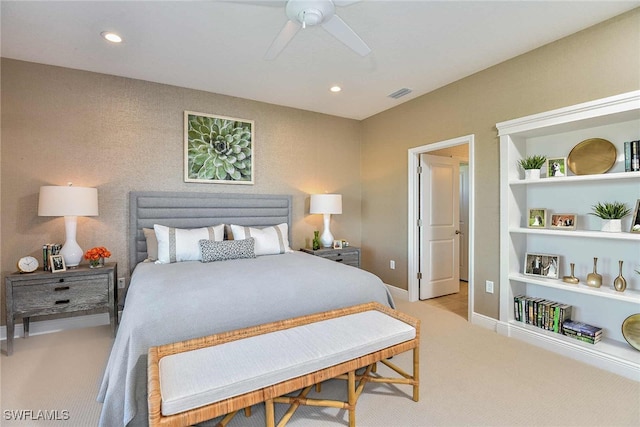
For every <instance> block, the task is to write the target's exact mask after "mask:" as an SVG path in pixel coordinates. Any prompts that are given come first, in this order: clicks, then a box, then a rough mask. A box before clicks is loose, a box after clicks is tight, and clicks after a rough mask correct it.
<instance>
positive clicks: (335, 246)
mask: <svg viewBox="0 0 640 427" xmlns="http://www.w3.org/2000/svg"><path fill="white" fill-rule="evenodd" d="M333 249H342V240H334V241H333Z"/></svg>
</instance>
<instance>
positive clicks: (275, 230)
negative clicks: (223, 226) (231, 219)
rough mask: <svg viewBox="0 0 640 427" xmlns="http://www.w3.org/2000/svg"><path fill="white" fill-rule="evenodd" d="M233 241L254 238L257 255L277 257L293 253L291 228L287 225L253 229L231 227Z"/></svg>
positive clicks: (238, 226)
mask: <svg viewBox="0 0 640 427" xmlns="http://www.w3.org/2000/svg"><path fill="white" fill-rule="evenodd" d="M231 232H232V233H233V240H242V239H248V238H249V237H253V238H254V239H255V252H256V255H275V254H284V253H286V252H292V250H291V248H290V247H289V227H288V225H287V223H282V224H278V225H274V226H272V227H264V228H253V227H245V226H243V225H233V224H232V225H231Z"/></svg>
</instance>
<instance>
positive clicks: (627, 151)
mask: <svg viewBox="0 0 640 427" xmlns="http://www.w3.org/2000/svg"><path fill="white" fill-rule="evenodd" d="M624 171H625V172H636V171H640V140H638V141H628V142H625V143H624Z"/></svg>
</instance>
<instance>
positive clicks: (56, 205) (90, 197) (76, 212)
mask: <svg viewBox="0 0 640 427" xmlns="http://www.w3.org/2000/svg"><path fill="white" fill-rule="evenodd" d="M97 215H98V190H97V189H96V188H88V187H73V185H72V184H71V183H69V185H67V186H54V185H48V186H44V187H40V197H39V200H38V216H64V227H65V232H66V241H65V242H64V245H63V246H62V249H61V250H60V255H62V258H64V262H65V264H66V266H67V267H75V266H77V265H78V264H80V261H81V260H82V255H83V252H82V248H80V245H78V242H76V229H77V226H78V217H79V216H97Z"/></svg>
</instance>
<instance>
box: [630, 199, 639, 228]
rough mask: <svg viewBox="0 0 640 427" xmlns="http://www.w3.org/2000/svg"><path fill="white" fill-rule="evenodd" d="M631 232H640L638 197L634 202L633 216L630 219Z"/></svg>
mask: <svg viewBox="0 0 640 427" xmlns="http://www.w3.org/2000/svg"><path fill="white" fill-rule="evenodd" d="M631 232H632V233H640V199H638V201H637V202H636V210H635V211H633V218H632V219H631Z"/></svg>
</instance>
